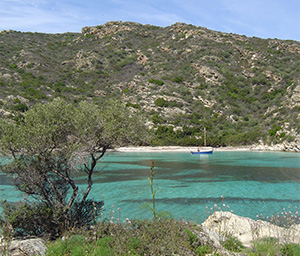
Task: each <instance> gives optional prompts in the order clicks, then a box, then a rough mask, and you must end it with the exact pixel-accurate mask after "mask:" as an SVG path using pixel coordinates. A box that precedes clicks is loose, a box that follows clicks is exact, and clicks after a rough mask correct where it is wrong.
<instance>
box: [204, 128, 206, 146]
mask: <svg viewBox="0 0 300 256" xmlns="http://www.w3.org/2000/svg"><path fill="white" fill-rule="evenodd" d="M204 147H206V128H205V127H204Z"/></svg>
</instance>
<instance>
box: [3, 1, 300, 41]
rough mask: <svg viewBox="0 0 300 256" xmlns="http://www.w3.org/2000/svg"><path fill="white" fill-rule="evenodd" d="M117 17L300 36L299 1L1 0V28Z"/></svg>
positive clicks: (57, 26) (71, 26)
mask: <svg viewBox="0 0 300 256" xmlns="http://www.w3.org/2000/svg"><path fill="white" fill-rule="evenodd" d="M116 20H121V21H133V22H139V23H142V24H151V25H157V26H162V27H165V26H169V25H172V24H174V23H176V22H184V23H187V24H193V25H195V26H202V27H206V28H209V29H213V30H217V31H222V32H228V33H236V34H241V35H246V36H250V37H251V36H256V37H261V38H278V39H292V40H297V41H300V0H165V1H164V0H106V1H105V0H83V1H80V0H0V30H8V29H13V30H17V31H23V32H27V31H30V32H44V33H63V32H80V31H81V28H82V27H84V26H96V25H102V24H104V23H106V22H108V21H116Z"/></svg>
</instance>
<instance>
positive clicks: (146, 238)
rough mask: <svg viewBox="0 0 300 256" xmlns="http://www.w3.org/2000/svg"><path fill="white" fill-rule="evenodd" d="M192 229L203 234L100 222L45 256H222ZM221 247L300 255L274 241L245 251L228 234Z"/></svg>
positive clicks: (150, 224)
mask: <svg viewBox="0 0 300 256" xmlns="http://www.w3.org/2000/svg"><path fill="white" fill-rule="evenodd" d="M193 230H198V231H201V229H200V227H199V226H196V225H195V224H193V223H190V222H184V221H182V220H175V219H156V220H153V221H150V220H127V221H126V222H125V223H122V224H121V223H120V222H117V223H114V222H112V221H105V222H99V223H98V224H97V225H96V226H93V227H91V229H89V230H84V229H81V230H72V231H69V232H67V233H65V234H64V236H63V238H59V239H57V240H56V241H52V242H49V243H48V250H47V254H46V255H48V256H54V255H55V256H59V255H64V256H68V255H70V256H71V255H72V256H73V255H75V256H76V255H78V256H79V255H80V256H81V255H207V254H210V255H222V254H218V253H219V251H218V250H216V248H213V247H212V246H211V245H209V244H205V243H204V244H203V241H201V240H200V239H199V237H198V236H197V235H196V234H195V233H194V232H193ZM222 245H223V247H224V248H225V249H227V250H228V251H229V252H232V253H237V252H238V253H242V254H243V255H249V256H274V255H282V256H297V255H300V245H299V244H292V243H289V244H281V243H279V241H278V240H277V239H275V238H265V239H260V240H257V241H255V242H253V246H252V248H245V247H243V246H242V244H241V242H240V241H238V239H236V238H235V237H232V236H230V235H227V236H226V238H225V240H224V241H223V242H222Z"/></svg>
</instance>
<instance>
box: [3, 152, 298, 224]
mask: <svg viewBox="0 0 300 256" xmlns="http://www.w3.org/2000/svg"><path fill="white" fill-rule="evenodd" d="M152 160H153V161H154V162H155V172H156V174H155V179H154V187H155V188H157V187H158V188H159V190H158V192H157V193H156V209H157V211H158V212H162V211H167V212H169V213H170V214H171V215H172V216H173V217H175V218H184V219H187V220H193V221H197V222H202V221H203V220H204V218H205V217H206V216H207V212H206V211H210V208H214V205H215V204H217V205H218V206H220V207H221V208H222V209H224V206H223V204H225V208H226V209H228V210H233V211H234V213H236V214H238V215H242V216H247V217H251V218H256V215H257V214H260V213H262V214H263V215H264V216H267V215H268V216H271V215H273V214H274V213H276V212H278V211H281V210H282V208H287V209H288V207H291V208H293V209H294V208H295V207H298V208H299V207H300V154H298V153H283V152H248V151H247V152H214V153H213V154H212V155H203V156H199V155H198V156H197V155H191V154H190V153H189V152H180V153H178V152H176V153H174V152H169V153H167V152H155V153H149V152H147V153H108V154H106V155H105V157H104V158H103V160H102V161H101V163H100V164H99V165H98V169H97V172H96V173H95V175H94V185H93V189H92V191H91V194H90V198H95V199H97V200H102V197H103V194H104V203H105V211H104V215H105V216H106V217H108V216H109V213H110V211H111V209H112V204H113V205H114V211H115V218H118V215H119V211H118V210H117V208H118V207H120V212H121V219H125V218H151V216H152V212H151V210H150V209H149V208H147V207H146V206H145V204H147V203H148V204H149V203H150V202H151V193H150V186H149V182H148V180H147V177H149V176H150V168H149V166H150V163H151V161H152ZM0 178H1V183H0V193H1V199H7V200H8V201H17V200H20V199H22V195H21V194H20V193H19V192H17V191H16V190H14V189H13V187H12V186H11V181H10V179H8V178H7V177H5V176H3V175H1V176H0ZM79 181H80V183H81V186H82V187H84V186H85V185H84V184H85V183H84V180H80V179H79ZM221 196H223V197H224V200H222V199H221ZM206 206H207V207H208V210H206ZM227 206H228V207H229V208H228V207H227Z"/></svg>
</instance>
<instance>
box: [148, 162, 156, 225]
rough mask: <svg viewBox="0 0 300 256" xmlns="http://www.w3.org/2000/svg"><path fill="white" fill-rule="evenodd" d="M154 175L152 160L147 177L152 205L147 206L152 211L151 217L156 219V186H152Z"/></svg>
mask: <svg viewBox="0 0 300 256" xmlns="http://www.w3.org/2000/svg"><path fill="white" fill-rule="evenodd" d="M154 175H155V171H154V162H153V161H152V162H151V165H150V178H149V177H148V181H149V184H150V189H151V196H152V207H151V206H149V207H150V209H151V210H152V212H153V219H154V220H156V217H157V216H156V210H155V194H156V192H157V190H158V188H156V189H154V188H153V181H154Z"/></svg>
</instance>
